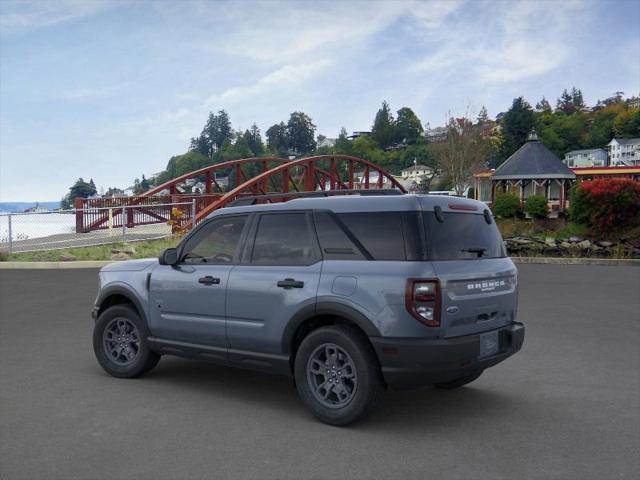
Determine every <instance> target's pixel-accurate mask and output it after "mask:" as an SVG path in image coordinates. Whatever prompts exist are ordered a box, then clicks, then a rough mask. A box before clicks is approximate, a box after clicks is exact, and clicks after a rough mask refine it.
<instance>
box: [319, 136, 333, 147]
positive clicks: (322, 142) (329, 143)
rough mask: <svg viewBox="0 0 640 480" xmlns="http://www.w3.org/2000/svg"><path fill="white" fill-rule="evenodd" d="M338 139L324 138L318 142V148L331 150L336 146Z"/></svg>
mask: <svg viewBox="0 0 640 480" xmlns="http://www.w3.org/2000/svg"><path fill="white" fill-rule="evenodd" d="M337 140H338V139H337V138H328V137H325V138H323V139H322V140H320V141H319V142H318V148H322V147H329V148H333V147H335V146H336V141H337Z"/></svg>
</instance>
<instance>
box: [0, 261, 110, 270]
mask: <svg viewBox="0 0 640 480" xmlns="http://www.w3.org/2000/svg"><path fill="white" fill-rule="evenodd" d="M110 263H113V261H97V260H77V261H70V262H0V270H14V269H16V270H25V269H34V270H35V269H38V270H58V269H72V268H102V267H104V266H105V265H109V264H110Z"/></svg>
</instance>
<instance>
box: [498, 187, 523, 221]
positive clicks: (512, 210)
mask: <svg viewBox="0 0 640 480" xmlns="http://www.w3.org/2000/svg"><path fill="white" fill-rule="evenodd" d="M492 209H493V213H494V215H496V216H497V217H502V218H513V217H515V216H516V215H517V214H518V212H519V211H520V198H519V197H518V196H517V195H513V194H511V193H503V194H501V195H498V196H496V199H495V200H494V202H493V205H492Z"/></svg>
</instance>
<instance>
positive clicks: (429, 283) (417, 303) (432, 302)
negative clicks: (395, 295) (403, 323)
mask: <svg viewBox="0 0 640 480" xmlns="http://www.w3.org/2000/svg"><path fill="white" fill-rule="evenodd" d="M405 305H406V307H407V311H408V312H409V313H410V314H411V315H413V317H414V318H415V319H416V320H418V321H419V322H421V323H424V324H425V325H426V326H428V327H439V326H440V282H439V281H438V280H420V279H414V278H410V279H409V280H407V287H406V291H405Z"/></svg>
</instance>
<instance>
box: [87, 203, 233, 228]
mask: <svg viewBox="0 0 640 480" xmlns="http://www.w3.org/2000/svg"><path fill="white" fill-rule="evenodd" d="M220 196H221V195H220V194H203V195H185V194H173V195H155V196H150V197H145V196H132V197H113V198H77V199H76V200H75V204H74V207H75V216H76V233H87V232H91V231H94V230H104V229H108V228H118V227H122V226H123V225H125V226H126V227H128V228H132V227H134V226H136V225H152V224H166V223H167V222H169V221H170V220H174V221H175V222H177V224H178V225H183V224H187V223H190V222H191V219H192V218H193V216H194V214H195V213H197V212H199V211H201V210H203V209H204V208H206V207H207V206H209V205H211V204H212V203H213V202H215V201H216V200H218V199H219V198H220ZM192 207H193V208H192ZM174 209H178V210H179V211H180V212H181V214H180V215H179V216H176V215H174Z"/></svg>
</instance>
